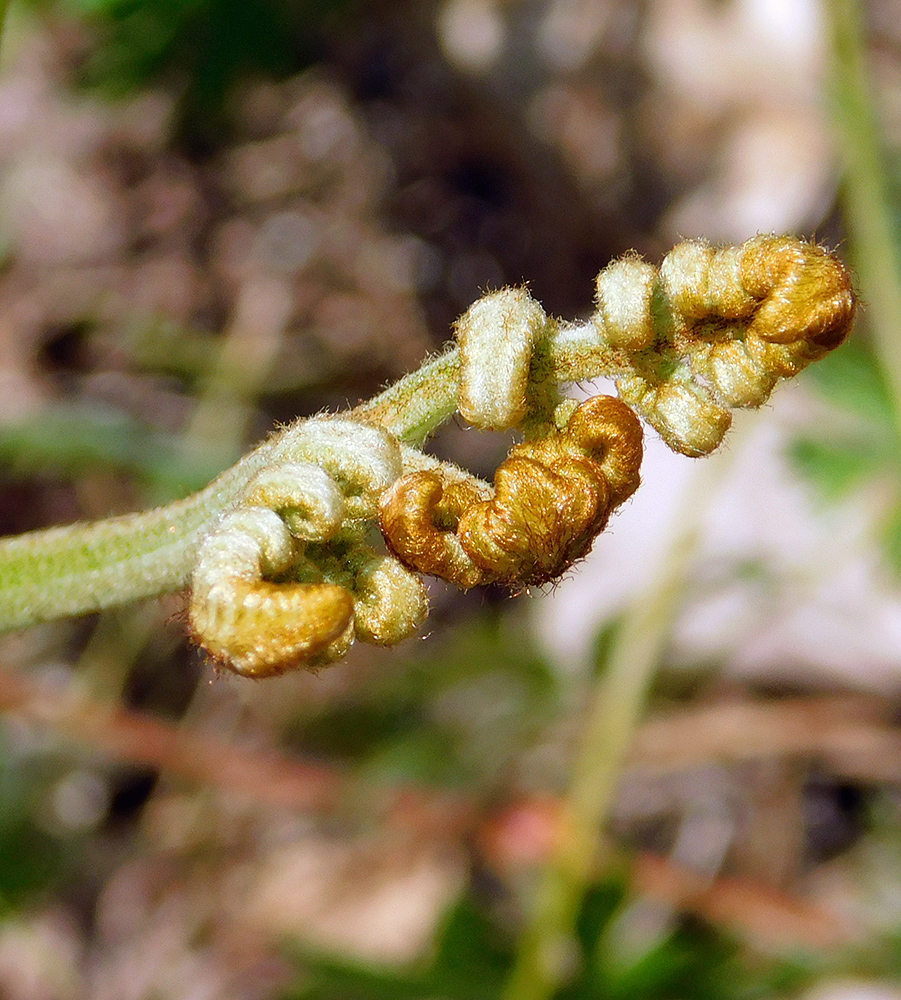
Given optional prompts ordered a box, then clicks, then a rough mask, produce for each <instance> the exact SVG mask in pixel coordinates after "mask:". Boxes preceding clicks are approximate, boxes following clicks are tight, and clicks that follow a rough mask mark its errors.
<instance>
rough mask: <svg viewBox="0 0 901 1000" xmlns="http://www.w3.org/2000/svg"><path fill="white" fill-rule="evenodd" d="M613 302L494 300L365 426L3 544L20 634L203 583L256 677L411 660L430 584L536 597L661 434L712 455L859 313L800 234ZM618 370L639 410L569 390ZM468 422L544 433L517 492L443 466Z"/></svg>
mask: <svg viewBox="0 0 901 1000" xmlns="http://www.w3.org/2000/svg"><path fill="white" fill-rule="evenodd" d="M595 301H596V309H595V311H594V313H593V315H592V316H591V317H590V318H589V319H588V320H585V321H582V322H566V321H562V320H558V319H554V318H553V317H549V316H547V315H546V314H545V312H544V310H543V309H542V308H541V306H540V305H539V304H538V303H537V302H536V301H535V300H534V299H533V298H532V297H531V296H530V295H529V293H528V291H527V290H526V289H523V288H506V289H502V290H500V291H497V292H493V293H489V294H488V295H486V296H484V297H483V298H482V299H480V300H479V301H478V302H476V303H475V304H474V305H473V306H472V307H471V308H470V309H469V310H468V311H467V312H466V313H465V314H464V315H463V316H462V317H461V319H460V320H459V321H458V323H457V325H456V337H457V346H455V347H453V348H451V349H450V350H448V351H447V352H446V353H444V354H443V355H441V356H439V357H438V358H435V359H434V360H432V361H430V362H427V363H426V364H425V365H424V366H423V367H422V368H421V369H420V370H419V371H417V372H414V373H412V374H411V375H408V376H407V377H405V378H403V379H401V380H400V381H399V382H398V383H396V384H395V385H394V386H392V387H391V388H389V389H387V390H386V391H385V392H383V393H381V394H380V395H379V396H377V397H376V398H375V399H373V400H372V401H370V402H368V403H363V404H361V405H360V406H358V407H356V408H355V409H353V410H351V411H349V412H347V413H344V414H340V415H335V416H320V417H316V418H313V419H306V420H304V419H301V420H298V421H296V422H295V423H293V424H291V425H290V426H288V427H286V428H283V429H281V430H280V431H278V432H277V433H275V434H274V435H273V436H272V437H271V438H270V439H269V440H268V441H266V442H264V443H263V444H262V445H260V446H259V447H258V448H257V449H256V450H255V451H253V452H251V453H250V454H249V455H248V456H246V457H245V458H244V459H242V461H241V462H239V463H238V464H237V465H236V466H234V467H233V468H232V469H230V470H228V471H227V472H226V473H224V474H223V475H222V476H220V477H219V478H218V479H217V480H216V481H214V482H213V483H212V484H210V486H208V487H207V488H206V489H205V490H202V491H201V492H200V493H198V494H196V495H195V496H193V497H189V498H188V499H186V500H183V501H179V502H177V503H175V504H172V505H170V506H168V507H163V508H158V509H157V510H155V511H149V512H145V513H141V514H133V515H128V516H126V517H122V518H114V519H110V520H108V521H101V522H97V523H95V524H87V525H73V526H71V527H66V528H54V529H49V530H48V531H42V532H33V533H30V534H28V535H23V536H19V537H17V538H10V539H4V540H0V629H4V630H9V629H15V628H21V627H25V626H27V625H31V624H34V623H36V622H39V621H45V620H48V619H51V618H55V617H62V616H65V615H73V614H80V613H83V612H87V611H93V610H98V609H101V608H105V607H110V606H113V605H115V604H120V603H124V602H126V601H130V600H134V599H137V598H140V597H146V596H150V595H153V594H158V593H162V592H165V591H172V590H178V589H180V588H182V587H185V586H190V588H191V597H190V601H189V623H190V630H191V632H192V635H193V636H194V638H195V639H196V641H197V642H198V644H199V645H200V646H201V647H202V648H204V649H205V650H206V651H207V653H208V654H209V655H210V657H211V658H212V659H213V661H214V663H216V664H217V665H218V666H221V667H224V668H228V669H231V670H234V671H235V672H237V673H240V674H243V675H246V676H251V677H264V676H268V675H272V674H278V673H282V672H284V671H286V670H290V669H294V668H296V667H304V666H316V665H318V664H321V663H325V662H329V661H332V660H335V659H338V658H340V657H341V656H343V655H344V653H345V652H346V651H347V649H348V647H349V645H350V644H351V643H352V642H353V641H354V640H355V639H358V640H362V641H366V642H374V643H378V644H383V645H389V644H393V643H395V642H398V641H400V640H401V639H403V638H405V637H407V636H408V635H410V634H412V632H414V631H415V629H416V628H417V627H418V626H419V625H420V624H421V623H422V621H423V620H424V618H425V616H426V614H427V610H428V605H427V598H426V592H425V589H424V586H423V583H422V580H421V576H422V574H434V575H438V576H441V577H444V578H445V579H447V580H449V581H451V582H453V583H456V584H458V585H459V586H461V587H472V586H476V585H480V584H485V583H502V584H505V585H507V586H510V587H513V588H521V587H524V586H528V585H529V584H540V583H544V582H546V581H549V580H553V579H555V578H557V577H558V576H559V575H560V574H561V573H564V572H565V571H566V570H567V569H568V568H569V567H570V566H571V565H572V564H573V563H574V562H576V561H577V560H578V559H580V558H581V557H582V556H584V555H585V554H586V553H587V552H588V550H589V549H590V548H591V545H592V543H593V541H594V539H595V537H596V536H597V535H598V534H599V533H600V532H601V531H603V529H604V527H605V525H606V523H607V521H608V519H609V517H610V515H611V513H612V512H613V511H614V510H615V508H616V507H618V506H619V505H620V504H622V503H623V502H624V501H625V500H626V499H627V498H628V497H629V496H630V495H631V494H632V493H633V492H634V490H635V489H636V488H637V487H638V482H639V466H640V463H641V452H642V431H641V426H640V423H639V420H638V417H639V416H640V417H642V418H644V420H646V421H647V422H648V423H649V424H650V425H651V426H652V427H654V428H655V429H656V430H657V431H658V433H659V434H660V435H661V437H662V438H663V439H664V441H666V443H667V444H668V445H669V446H670V447H671V448H673V449H674V450H676V451H679V452H681V453H683V454H686V455H689V456H700V455H705V454H709V453H710V452H711V451H712V450H713V449H715V448H716V447H717V446H718V445H719V443H720V442H721V441H722V439H723V436H724V435H725V433H726V431H727V430H728V428H729V424H730V421H731V409H733V408H735V407H755V406H759V405H761V404H762V403H763V402H764V401H765V400H766V399H767V398H768V397H769V394H770V393H771V392H772V390H773V388H774V387H775V386H776V384H777V383H778V382H779V380H780V379H784V378H788V377H791V376H793V375H796V374H797V373H798V372H800V371H801V370H802V369H803V368H805V367H806V366H807V365H808V364H810V363H811V362H812V361H815V360H817V359H818V358H820V357H822V356H824V355H825V354H826V353H828V351H830V350H832V349H833V348H835V347H837V346H838V345H839V344H840V343H841V342H842V340H843V339H844V338H845V336H846V335H847V333H848V331H849V330H850V328H851V326H852V324H853V320H854V315H855V311H856V307H857V300H856V296H855V293H854V289H853V285H852V280H851V276H850V274H849V272H848V271H847V270H846V269H845V267H844V266H843V265H842V263H841V262H840V261H839V259H838V258H837V257H835V256H834V255H833V254H830V253H829V252H827V251H826V250H825V249H823V248H822V247H820V246H818V245H817V244H815V243H808V242H804V241H802V240H798V239H794V238H793V237H784V236H778V237H776V236H759V237H756V238H755V239H752V240H748V241H747V242H746V243H743V244H742V245H740V246H737V247H726V248H714V247H712V246H710V245H709V244H707V243H705V242H703V241H700V240H692V241H686V242H684V243H681V244H679V245H678V246H677V247H675V248H674V249H673V250H672V251H671V252H670V253H669V254H668V255H667V256H666V257H665V258H664V260H663V262H662V264H661V266H660V267H659V268H658V267H654V266H653V265H651V264H649V263H647V262H645V261H644V260H642V259H641V258H639V257H638V256H637V255H634V254H630V255H626V256H625V257H623V258H621V259H620V260H618V261H614V262H613V263H612V264H611V265H609V266H608V267H607V268H605V269H604V270H603V271H601V273H600V274H599V276H598V279H597V286H596V300H595ZM602 375H606V376H611V377H613V378H614V379H615V381H616V386H617V392H618V394H619V398H618V399H617V398H613V397H603V396H601V397H595V398H593V399H590V400H588V401H587V402H585V403H583V404H581V405H580V406H577V405H576V403H575V402H574V401H572V400H566V399H564V398H563V397H562V396H561V393H560V386H561V385H563V384H565V383H567V382H575V381H583V380H585V381H587V380H591V379H594V378H597V377H599V376H602ZM458 410H459V412H460V413H461V415H462V416H463V418H464V419H465V420H467V421H468V422H469V423H471V424H473V425H474V426H476V427H479V428H481V429H483V430H500V429H511V428H514V429H517V430H519V431H520V432H521V433H522V435H523V440H522V441H521V442H520V443H518V444H516V445H514V446H513V448H512V450H511V452H510V454H509V455H508V457H507V458H506V459H505V461H504V462H502V463H501V465H500V466H499V467H498V469H497V470H496V473H495V477H494V483H493V484H488V483H486V482H483V481H481V480H478V479H476V478H475V477H473V476H471V475H470V474H469V473H467V472H465V471H464V470H462V469H458V468H456V467H453V466H450V465H448V464H447V463H440V462H438V461H437V460H435V459H433V458H431V457H430V456H428V455H427V454H425V453H424V452H422V451H421V450H420V446H421V445H422V444H423V442H424V441H425V440H426V438H427V437H428V435H429V434H430V433H431V432H432V431H433V430H434V429H435V428H436V427H437V426H438V425H439V424H440V423H441V422H442V421H443V420H445V419H446V418H447V417H448V416H450V415H451V414H452V413H454V412H456V411H458ZM636 414H637V415H636ZM376 520H378V523H379V525H380V527H381V530H382V533H383V535H384V538H385V542H386V545H387V550H388V551H387V552H383V551H379V550H377V549H376V548H374V547H373V546H372V544H371V541H370V539H369V534H370V527H371V525H372V524H373V523H374V522H375V521H376Z"/></svg>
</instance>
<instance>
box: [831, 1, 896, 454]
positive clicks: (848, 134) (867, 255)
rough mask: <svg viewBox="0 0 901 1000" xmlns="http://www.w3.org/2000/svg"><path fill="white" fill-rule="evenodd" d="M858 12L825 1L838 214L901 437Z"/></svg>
mask: <svg viewBox="0 0 901 1000" xmlns="http://www.w3.org/2000/svg"><path fill="white" fill-rule="evenodd" d="M860 7H861V5H860V4H859V3H858V2H857V0H827V3H826V11H827V13H828V17H829V33H830V47H831V54H832V91H833V114H834V119H835V125H836V131H837V134H838V140H839V145H840V153H841V156H842V159H843V166H844V178H843V186H842V189H843V207H844V215H845V222H846V225H847V228H848V235H849V242H850V249H851V256H852V258H853V263H854V266H855V269H856V271H857V275H858V279H859V282H860V293H861V296H862V298H863V302H864V305H865V308H866V313H865V315H866V319H867V325H868V327H869V329H870V330H871V332H872V336H873V342H874V344H875V347H876V353H877V356H878V359H879V363H880V366H881V367H882V370H883V373H884V375H885V379H886V382H887V384H888V386H889V388H890V390H891V394H892V400H893V404H894V406H893V408H894V418H895V425H896V427H897V428H898V432H899V435H901V257H899V240H898V234H897V232H896V230H895V228H894V222H893V219H894V213H893V209H892V203H891V198H890V197H889V183H888V178H887V176H886V170H885V161H884V157H883V151H882V147H881V141H880V138H879V136H880V129H879V124H878V118H877V114H876V110H875V107H874V105H873V100H872V84H871V80H870V78H869V74H868V71H867V63H866V54H865V47H864V35H863V28H862V24H861V10H860Z"/></svg>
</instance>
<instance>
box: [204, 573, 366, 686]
mask: <svg viewBox="0 0 901 1000" xmlns="http://www.w3.org/2000/svg"><path fill="white" fill-rule="evenodd" d="M353 616H354V602H353V598H352V596H351V595H350V593H348V591H346V590H345V589H344V588H343V587H337V586H334V585H333V584H328V583H322V584H304V583H296V584H278V583H270V582H268V581H265V580H240V579H239V580H232V581H228V584H227V585H226V586H223V587H222V588H221V591H220V592H219V593H216V592H212V593H210V594H209V595H208V596H207V597H206V599H205V600H204V601H203V602H197V601H195V602H194V605H193V606H192V608H191V610H190V621H191V631H192V632H193V633H194V638H195V639H196V641H197V643H198V644H199V645H200V646H201V647H202V648H203V650H204V652H206V653H207V654H208V655H209V656H210V658H211V659H212V660H213V662H214V663H216V665H217V666H219V667H223V668H225V669H228V670H231V671H234V673H236V674H241V675H243V676H245V677H254V678H260V677H275V676H277V675H279V674H283V673H286V672H287V671H289V670H297V669H299V668H301V667H304V666H309V665H311V661H313V662H315V659H316V657H317V656H319V655H320V654H324V653H325V652H326V651H327V649H328V647H329V646H330V645H331V644H332V643H333V642H336V641H337V640H339V639H341V637H342V635H343V634H344V633H345V632H346V631H347V630H348V628H349V626H350V625H351V623H352V622H353Z"/></svg>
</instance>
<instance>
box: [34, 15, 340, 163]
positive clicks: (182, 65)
mask: <svg viewBox="0 0 901 1000" xmlns="http://www.w3.org/2000/svg"><path fill="white" fill-rule="evenodd" d="M36 2H40V0H36ZM356 2H357V0H66V6H67V7H68V9H70V10H71V11H73V12H74V13H76V14H77V15H79V16H81V17H83V18H85V19H87V20H88V21H89V22H90V23H91V24H92V25H93V26H94V27H95V28H96V30H97V34H98V38H97V43H96V44H95V45H94V47H93V49H92V51H91V53H90V55H89V56H88V58H87V60H86V62H85V64H84V66H83V68H82V75H83V79H84V82H85V83H86V84H88V85H89V86H96V87H99V88H101V89H103V90H105V91H106V92H108V93H109V94H111V95H114V96H121V95H124V94H128V93H131V92H133V91H135V90H137V89H139V88H141V87H145V86H147V85H149V84H153V83H157V82H159V81H160V80H162V79H166V80H168V81H169V82H172V81H175V82H180V83H181V86H182V101H181V119H182V120H181V123H180V131H181V134H182V136H183V137H184V138H186V139H188V140H189V142H190V141H192V140H193V141H199V142H200V144H201V145H209V144H210V143H213V144H215V142H216V139H217V137H218V135H219V133H220V131H221V124H222V121H221V111H222V106H223V103H224V102H225V100H226V98H227V97H228V94H229V91H230V89H231V88H232V86H233V85H234V84H235V83H236V82H237V81H238V80H240V79H241V78H242V77H245V76H248V75H259V74H262V75H265V76H272V77H276V78H281V77H285V76H287V75H290V74H291V73H296V72H298V71H299V70H301V69H303V68H304V67H305V66H307V65H309V64H310V63H311V62H313V61H314V60H316V59H317V58H319V57H320V56H321V55H322V53H323V49H324V40H325V37H326V34H327V31H328V25H329V24H330V23H331V22H332V21H333V20H334V18H335V17H336V16H337V15H339V14H341V13H343V12H345V11H346V10H347V9H348V8H350V7H351V6H352V5H353V4H354V3H356Z"/></svg>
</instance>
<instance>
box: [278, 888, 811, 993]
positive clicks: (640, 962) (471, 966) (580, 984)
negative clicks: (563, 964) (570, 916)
mask: <svg viewBox="0 0 901 1000" xmlns="http://www.w3.org/2000/svg"><path fill="white" fill-rule="evenodd" d="M628 905H629V899H628V897H627V895H626V893H625V891H624V888H623V885H622V883H621V882H620V881H619V880H618V879H611V880H609V881H607V882H605V883H604V884H602V885H599V886H597V887H596V888H595V889H594V890H592V892H590V893H589V894H588V895H587V897H586V899H585V901H584V905H583V908H582V911H581V914H580V916H579V920H578V928H577V931H578V938H579V944H580V946H581V950H582V952H583V954H584V955H585V956H590V957H588V958H586V960H585V961H584V963H583V964H582V966H581V969H579V970H578V971H577V972H576V977H575V978H574V979H573V980H572V982H570V984H569V985H568V986H567V987H566V988H565V989H563V990H561V992H560V993H559V996H560V998H565V1000H599V998H603V1000H684V998H689V997H690V998H691V1000H753V998H757V997H764V996H768V995H771V990H772V988H773V985H774V984H790V985H792V986H794V987H797V986H799V985H800V984H802V983H803V982H804V981H805V979H806V978H807V976H808V975H809V972H810V970H808V969H806V968H805V967H804V966H801V965H796V964H793V963H787V962H782V961H778V960H772V961H770V960H761V959H758V960H757V961H756V963H755V965H754V966H753V967H752V966H751V965H750V963H748V962H746V961H744V959H743V958H742V955H741V952H740V951H739V949H738V948H737V947H736V946H735V945H734V944H733V943H732V942H731V941H730V940H729V939H727V938H725V937H723V936H721V935H719V934H717V933H716V932H715V931H713V930H710V929H708V928H706V927H704V926H703V925H701V924H699V923H697V922H695V921H691V920H681V919H678V918H677V919H676V922H675V924H674V926H673V929H672V930H671V931H669V932H667V933H666V934H664V935H663V936H662V937H661V938H660V939H659V940H655V941H654V942H653V943H652V944H651V946H650V947H649V948H648V949H647V950H646V951H645V952H643V953H642V954H640V955H638V956H636V958H635V960H634V961H623V960H622V956H619V955H616V954H614V953H612V952H611V951H610V950H609V949H605V948H604V947H598V942H601V943H602V944H603V942H604V935H605V933H606V932H607V931H608V930H609V929H610V927H611V926H612V924H613V923H614V922H615V920H616V918H617V916H618V915H619V914H620V913H621V912H622V909H623V907H624V906H628ZM514 948H515V942H514V941H513V940H512V938H511V936H510V928H509V927H508V926H507V923H506V921H504V920H502V919H500V918H499V916H498V909H497V908H496V907H494V906H492V905H491V904H486V903H485V902H483V901H480V900H479V899H477V898H476V897H474V896H472V895H470V896H467V897H464V898H463V899H462V900H461V901H460V902H459V903H458V905H457V906H456V907H455V908H454V910H453V911H452V912H451V914H450V915H449V917H448V919H447V920H446V922H445V924H444V927H443V929H442V931H441V934H440V937H439V941H438V945H437V949H436V952H435V955H434V958H433V959H432V960H431V961H430V962H429V963H428V965H426V966H424V967H420V966H415V967H413V968H410V967H402V968H397V967H380V966H378V965H365V964H362V963H350V962H346V961H342V960H341V959H339V958H331V957H324V956H322V955H317V954H314V953H312V952H310V951H307V950H304V949H303V948H301V949H300V950H299V951H297V952H296V953H295V954H296V957H297V959H298V961H299V963H300V967H301V973H300V977H299V978H300V983H299V985H298V986H297V987H295V989H294V990H293V991H292V992H290V993H288V994H285V1000H383V998H384V1000H388V998H392V1000H393V998H403V1000H427V998H428V1000H433V998H442V1000H494V998H497V997H499V996H500V995H501V993H502V990H503V987H504V984H505V982H506V979H507V976H508V974H509V972H510V970H511V968H512V964H513V957H514Z"/></svg>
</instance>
